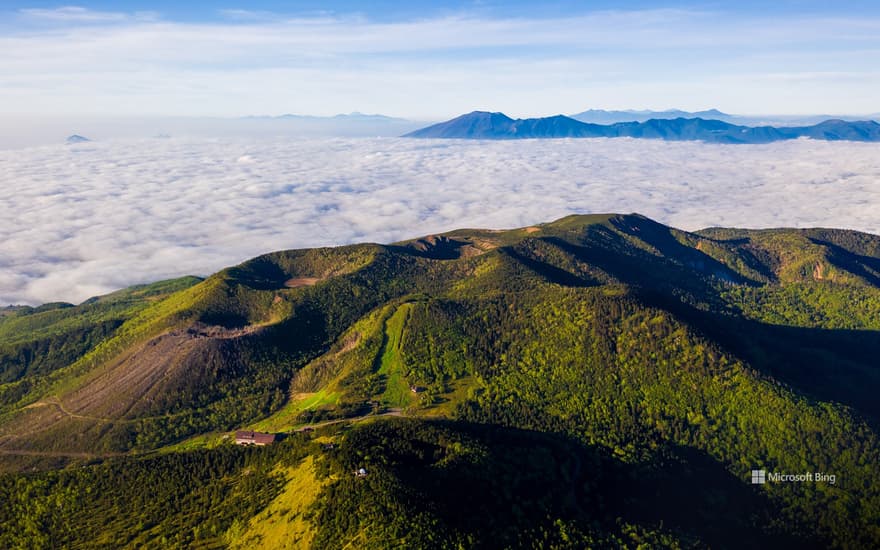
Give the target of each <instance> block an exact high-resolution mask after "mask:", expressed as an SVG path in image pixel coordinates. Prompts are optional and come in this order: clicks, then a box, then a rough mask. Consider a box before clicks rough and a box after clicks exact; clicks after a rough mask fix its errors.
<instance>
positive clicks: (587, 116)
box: [569, 109, 742, 124]
mask: <svg viewBox="0 0 880 550" xmlns="http://www.w3.org/2000/svg"><path fill="white" fill-rule="evenodd" d="M569 116H570V118H573V119H575V120H579V121H580V122H587V123H590V124H615V123H618V122H645V121H646V120H651V119H652V118H656V119H671V118H706V119H712V120H723V121H725V122H734V120H735V119H739V118H742V117H739V116H736V115H729V114H727V113H722V112H721V111H719V110H718V109H709V110H708V111H693V112H691V111H682V110H680V109H668V110H665V111H651V110H641V111H639V110H633V109H626V110H624V111H606V110H603V109H589V110H587V111H584V112H582V113H577V114H573V115H569Z"/></svg>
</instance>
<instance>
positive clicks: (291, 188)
mask: <svg viewBox="0 0 880 550" xmlns="http://www.w3.org/2000/svg"><path fill="white" fill-rule="evenodd" d="M0 184H2V189H3V193H2V195H0V305H2V304H38V303H43V302H48V301H56V300H64V301H70V302H80V301H82V300H84V299H86V298H88V297H90V296H94V295H98V294H103V293H107V292H109V291H112V290H115V289H118V288H122V287H125V286H129V285H132V284H136V283H143V282H150V281H155V280H159V279H162V278H169V277H175V276H180V275H185V274H196V275H207V274H210V273H211V272H213V271H215V270H217V269H219V268H221V267H224V266H228V265H231V264H235V263H238V262H241V261H243V260H245V259H247V258H250V257H253V256H255V255H258V254H260V253H263V252H268V251H272V250H278V249H286V248H301V247H313V246H326V245H338V244H345V243H352V242H358V241H374V242H391V241H396V240H402V239H405V238H411V237H418V236H422V235H425V234H429V233H434V232H440V231H445V230H450V229H454V228H459V227H491V228H508V227H519V226H526V225H531V224H535V223H539V222H544V221H551V220H553V219H556V218H559V217H561V216H564V215H567V214H571V213H591V212H625V213H628V212H639V213H642V214H645V215H647V216H650V217H652V218H654V219H656V220H658V221H661V222H663V223H667V224H670V225H673V226H676V227H679V228H682V229H688V230H693V229H698V228H702V227H707V226H738V227H773V226H795V227H810V226H826V227H828V226H833V227H844V228H851V229H858V230H862V231H867V232H873V233H880V145H878V144H866V143H845V142H820V141H808V140H799V141H792V142H780V143H774V144H769V145H749V146H744V145H743V146H740V145H711V144H703V143H696V142H677V143H672V142H663V141H654V140H632V139H595V140H594V139H577V140H525V141H494V142H481V141H457V140H449V141H434V140H413V139H391V138H386V139H284V140H257V139H250V140H204V139H203V140H185V139H151V140H138V141H135V140H127V141H113V142H93V143H83V144H78V145H69V146H68V145H59V146H50V147H34V148H28V149H19V150H7V151H0Z"/></svg>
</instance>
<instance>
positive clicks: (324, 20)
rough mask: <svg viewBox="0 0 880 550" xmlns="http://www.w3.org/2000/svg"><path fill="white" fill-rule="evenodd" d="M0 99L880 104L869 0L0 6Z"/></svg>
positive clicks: (149, 105) (129, 104)
mask: <svg viewBox="0 0 880 550" xmlns="http://www.w3.org/2000/svg"><path fill="white" fill-rule="evenodd" d="M0 51H2V52H4V53H3V56H0V114H7V115H9V114H19V115H36V114H50V115H74V114H75V115H193V116H241V115H250V114H282V113H303V114H316V115H329V114H335V113H339V112H350V111H356V110H357V111H362V112H380V113H384V114H389V115H395V116H402V117H409V118H420V119H441V118H446V117H449V116H453V115H456V114H459V113H461V112H466V111H470V110H474V109H492V110H501V111H505V112H508V113H509V114H511V115H514V116H534V115H547V114H555V113H558V112H562V113H574V112H578V111H582V110H585V109H588V108H609V109H622V108H637V109H641V108H651V109H665V108H672V107H678V108H684V109H691V110H698V109H705V108H710V107H717V108H720V109H722V110H725V111H728V112H735V113H744V114H770V113H773V114H806V113H840V114H859V113H875V112H878V111H880V103H878V101H877V99H876V97H877V96H876V92H875V91H876V90H877V89H878V88H880V64H878V63H877V61H876V60H877V59H880V3H878V2H876V1H870V2H869V1H852V2H837V3H829V2H818V1H810V0H807V1H787V2H786V1H780V2H758V1H744V2H687V1H685V2H676V3H658V2H637V1H623V2H610V1H607V2H606V1H595V2H575V1H566V2H541V3H536V2H525V1H513V2H499V1H492V0H483V1H458V2H417V1H416V2H392V1H387V0H377V1H373V2H369V3H365V2H355V1H335V2H334V1H331V2H318V1H298V2H277V1H276V2H272V1H250V2H246V3H245V2H241V3H236V2H202V1H195V2H180V1H179V0H178V1H173V2H172V1H168V0H154V1H127V2H126V1H116V2H110V1H97V2H74V3H57V2H47V1H32V2H17V1H15V0H13V1H4V2H3V3H2V4H0Z"/></svg>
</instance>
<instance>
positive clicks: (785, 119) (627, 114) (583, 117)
mask: <svg viewBox="0 0 880 550" xmlns="http://www.w3.org/2000/svg"><path fill="white" fill-rule="evenodd" d="M569 116H570V117H571V118H573V119H575V120H579V121H581V122H587V123H591V124H616V123H618V122H645V121H648V120H651V119H674V118H704V119H709V120H721V121H724V122H729V123H731V124H740V125H744V126H798V125H800V126H808V125H813V124H818V123H820V122H824V121H826V120H829V119H839V120H849V121H857V120H877V119H880V113H875V114H873V115H863V116H851V115H822V114H819V115H752V116H748V115H732V114H729V113H725V112H722V111H719V110H718V109H709V110H706V111H682V110H681V109H667V110H665V111H651V110H633V109H626V110H623V111H606V110H603V109H589V110H587V111H584V112H582V113H577V114H573V115H569Z"/></svg>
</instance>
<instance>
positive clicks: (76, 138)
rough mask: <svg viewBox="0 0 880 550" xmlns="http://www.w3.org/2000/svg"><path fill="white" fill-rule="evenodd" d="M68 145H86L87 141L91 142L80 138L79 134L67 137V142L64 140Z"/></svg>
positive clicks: (85, 138) (82, 137)
mask: <svg viewBox="0 0 880 550" xmlns="http://www.w3.org/2000/svg"><path fill="white" fill-rule="evenodd" d="M65 141H66V142H67V143H68V144H73V143H86V142H88V141H92V140H90V139H89V138H87V137H85V136H81V135H79V134H73V135H72V136H68V138H67V140H65Z"/></svg>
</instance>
